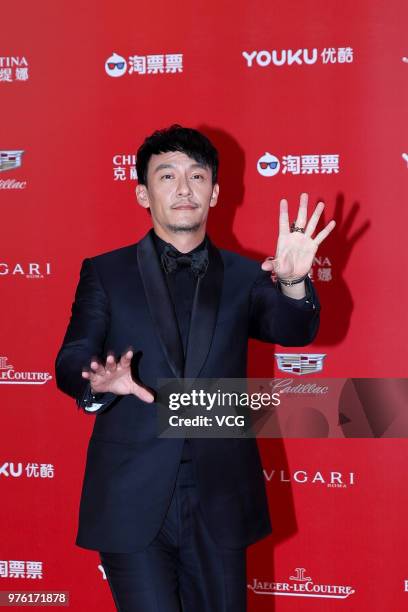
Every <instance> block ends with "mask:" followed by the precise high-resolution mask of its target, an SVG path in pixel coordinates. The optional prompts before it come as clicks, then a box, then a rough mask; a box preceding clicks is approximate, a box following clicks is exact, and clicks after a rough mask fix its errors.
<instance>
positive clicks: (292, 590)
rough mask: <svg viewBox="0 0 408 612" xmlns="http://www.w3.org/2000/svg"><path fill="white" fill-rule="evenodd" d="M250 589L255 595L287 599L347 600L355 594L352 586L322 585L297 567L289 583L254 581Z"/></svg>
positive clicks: (301, 568)
mask: <svg viewBox="0 0 408 612" xmlns="http://www.w3.org/2000/svg"><path fill="white" fill-rule="evenodd" d="M248 589H250V590H251V591H253V592H254V593H255V595H283V596H286V597H317V598H320V599H347V598H348V597H350V595H353V594H354V593H355V589H354V588H353V587H351V586H346V585H338V584H322V583H317V582H314V581H313V580H312V578H311V577H310V576H308V575H307V572H306V569H305V568H304V567H297V568H295V571H294V572H293V575H292V576H289V579H288V581H287V582H269V581H265V580H258V579H257V578H254V579H253V582H252V584H248Z"/></svg>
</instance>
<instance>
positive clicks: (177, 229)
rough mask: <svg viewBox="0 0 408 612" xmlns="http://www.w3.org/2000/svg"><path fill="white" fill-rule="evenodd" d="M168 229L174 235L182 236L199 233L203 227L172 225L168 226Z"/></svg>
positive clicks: (195, 224) (194, 224) (198, 224)
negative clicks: (183, 234)
mask: <svg viewBox="0 0 408 612" xmlns="http://www.w3.org/2000/svg"><path fill="white" fill-rule="evenodd" d="M166 227H167V229H168V230H169V231H170V232H172V233H173V234H181V233H191V234H193V233H194V232H198V230H199V229H200V227H201V225H200V223H193V224H186V223H185V224H180V225H173V224H171V223H169V224H167V226H166Z"/></svg>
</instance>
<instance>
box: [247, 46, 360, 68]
mask: <svg viewBox="0 0 408 612" xmlns="http://www.w3.org/2000/svg"><path fill="white" fill-rule="evenodd" d="M319 56H320V59H321V63H322V64H351V63H352V61H353V57H354V53H353V49H352V48H351V47H339V48H335V47H325V48H324V49H322V50H321V51H319V50H318V49H316V48H314V49H272V50H271V51H267V50H262V51H243V52H242V57H243V58H244V60H245V61H246V65H247V67H248V68H252V67H254V66H255V65H257V66H259V67H260V68H265V67H266V66H276V67H280V66H303V65H309V66H310V65H311V64H316V63H317V62H318V60H319Z"/></svg>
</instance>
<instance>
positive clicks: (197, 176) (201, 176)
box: [193, 174, 204, 179]
mask: <svg viewBox="0 0 408 612" xmlns="http://www.w3.org/2000/svg"><path fill="white" fill-rule="evenodd" d="M202 178H204V177H203V175H202V174H193V179H202Z"/></svg>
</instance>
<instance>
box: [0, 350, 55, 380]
mask: <svg viewBox="0 0 408 612" xmlns="http://www.w3.org/2000/svg"><path fill="white" fill-rule="evenodd" d="M51 379H52V376H51V374H50V373H49V372H34V371H28V370H21V371H19V370H16V369H15V368H14V366H12V365H11V363H8V359H7V357H5V356H2V357H0V385H45V383H47V382H48V381H49V380H51Z"/></svg>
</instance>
